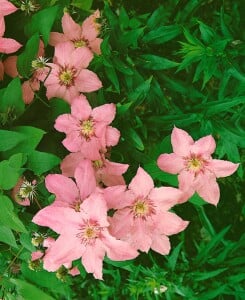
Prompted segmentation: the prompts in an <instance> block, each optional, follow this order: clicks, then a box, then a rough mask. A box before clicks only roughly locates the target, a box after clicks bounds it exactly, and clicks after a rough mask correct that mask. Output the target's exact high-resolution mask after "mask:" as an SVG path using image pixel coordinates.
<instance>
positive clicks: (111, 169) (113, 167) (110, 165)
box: [105, 159, 129, 175]
mask: <svg viewBox="0 0 245 300" xmlns="http://www.w3.org/2000/svg"><path fill="white" fill-rule="evenodd" d="M105 166H106V172H107V173H108V174H114V175H121V174H123V173H125V172H126V171H127V169H128V167H129V165H128V164H120V163H116V162H113V161H109V160H108V159H106V160H105Z"/></svg>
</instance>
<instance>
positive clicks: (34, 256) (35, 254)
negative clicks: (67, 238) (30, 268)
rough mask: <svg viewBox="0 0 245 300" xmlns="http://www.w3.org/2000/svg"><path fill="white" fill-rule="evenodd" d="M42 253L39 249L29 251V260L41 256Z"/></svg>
mask: <svg viewBox="0 0 245 300" xmlns="http://www.w3.org/2000/svg"><path fill="white" fill-rule="evenodd" d="M43 255H44V253H43V252H42V251H40V250H38V251H34V252H32V253H31V261H34V260H37V259H39V258H41V257H43Z"/></svg>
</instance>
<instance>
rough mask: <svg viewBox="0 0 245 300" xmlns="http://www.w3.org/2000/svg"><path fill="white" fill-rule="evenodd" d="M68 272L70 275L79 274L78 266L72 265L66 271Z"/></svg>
mask: <svg viewBox="0 0 245 300" xmlns="http://www.w3.org/2000/svg"><path fill="white" fill-rule="evenodd" d="M68 274H70V275H71V276H77V275H79V274H80V271H79V269H78V267H73V268H71V269H70V270H69V271H68Z"/></svg>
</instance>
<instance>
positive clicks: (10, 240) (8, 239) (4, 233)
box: [0, 204, 18, 248]
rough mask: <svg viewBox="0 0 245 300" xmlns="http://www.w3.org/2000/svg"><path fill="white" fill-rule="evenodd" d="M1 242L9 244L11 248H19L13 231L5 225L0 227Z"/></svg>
mask: <svg viewBox="0 0 245 300" xmlns="http://www.w3.org/2000/svg"><path fill="white" fill-rule="evenodd" d="M0 205H1V204H0ZM0 241H1V242H3V243H5V244H8V245H9V246H11V247H14V248H17V247H18V246H17V244H16V241H15V236H14V234H13V232H12V230H11V229H9V228H8V227H6V226H3V225H0Z"/></svg>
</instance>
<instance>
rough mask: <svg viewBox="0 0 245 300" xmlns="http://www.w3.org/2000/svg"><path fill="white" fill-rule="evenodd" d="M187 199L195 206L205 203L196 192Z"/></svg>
mask: <svg viewBox="0 0 245 300" xmlns="http://www.w3.org/2000/svg"><path fill="white" fill-rule="evenodd" d="M188 201H189V202H191V203H192V204H194V205H196V206H202V205H205V204H207V203H206V202H205V201H204V200H203V199H202V198H201V197H200V196H199V195H198V194H197V193H195V194H194V195H193V196H192V197H191V198H190V199H189V200H188Z"/></svg>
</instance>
